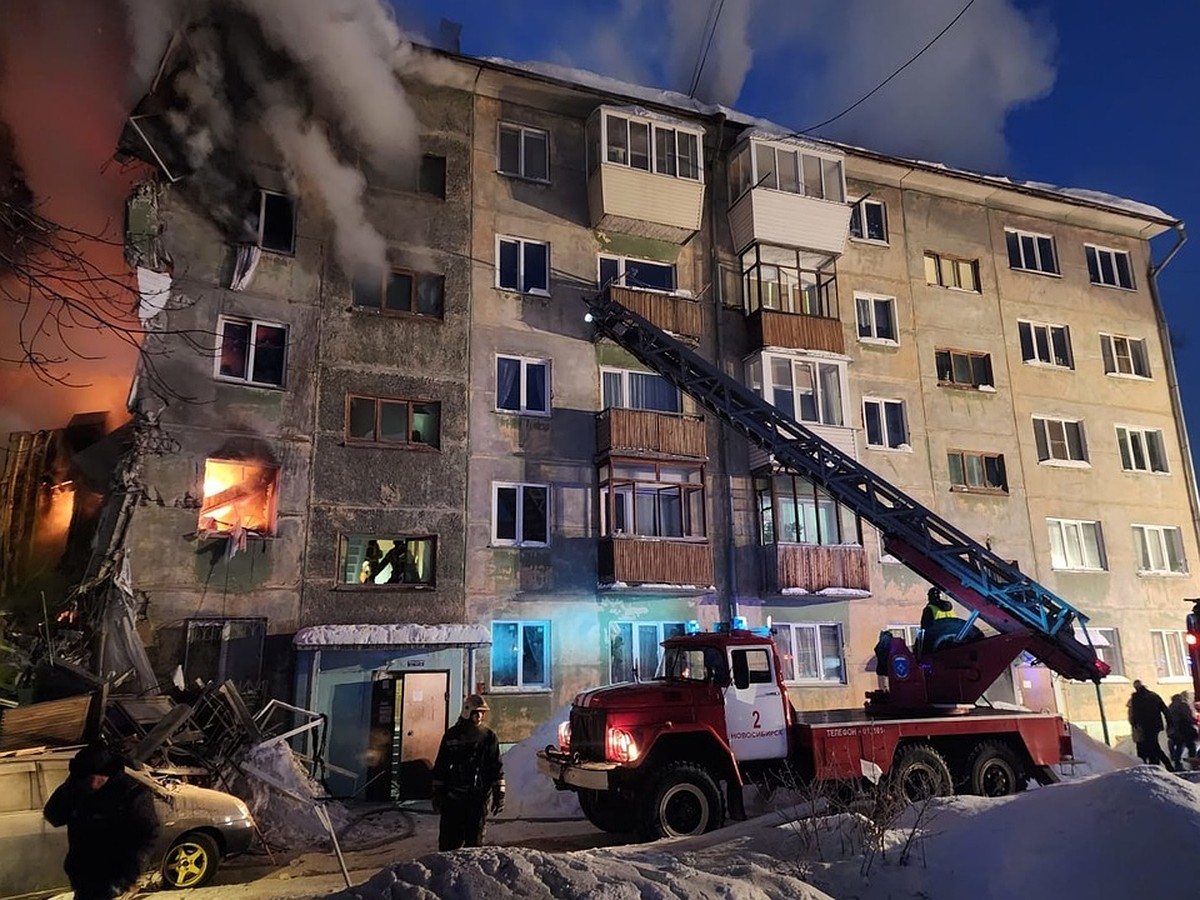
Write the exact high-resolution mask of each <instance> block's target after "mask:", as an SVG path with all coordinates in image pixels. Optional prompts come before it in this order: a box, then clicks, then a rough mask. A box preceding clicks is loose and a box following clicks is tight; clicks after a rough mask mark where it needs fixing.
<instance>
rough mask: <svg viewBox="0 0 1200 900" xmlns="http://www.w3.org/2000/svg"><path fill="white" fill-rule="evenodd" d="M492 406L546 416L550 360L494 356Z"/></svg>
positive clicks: (503, 409)
mask: <svg viewBox="0 0 1200 900" xmlns="http://www.w3.org/2000/svg"><path fill="white" fill-rule="evenodd" d="M496 409H497V410H500V411H502V412H514V413H522V414H524V415H530V416H548V415H550V360H548V359H526V358H524V357H521V356H497V357H496Z"/></svg>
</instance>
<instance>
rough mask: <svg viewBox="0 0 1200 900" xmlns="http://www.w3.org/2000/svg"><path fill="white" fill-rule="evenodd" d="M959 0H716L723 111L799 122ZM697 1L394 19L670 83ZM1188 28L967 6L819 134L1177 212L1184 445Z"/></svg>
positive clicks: (1129, 18)
mask: <svg viewBox="0 0 1200 900" xmlns="http://www.w3.org/2000/svg"><path fill="white" fill-rule="evenodd" d="M964 2H965V0H726V4H725V7H724V11H723V13H722V22H721V24H722V30H723V31H726V30H729V31H737V30H738V29H739V26H740V29H741V30H740V33H741V34H742V35H744V39H745V45H746V46H747V47H748V48H749V49H750V50H751V51H752V55H751V56H750V59H749V68H748V70H746V72H745V77H744V81H743V82H742V83H741V90H740V91H739V92H737V95H736V101H734V102H733V103H732V104H731V105H734V106H736V107H737V108H738V109H739V110H742V111H744V112H748V113H752V114H756V115H761V116H763V117H765V118H769V119H772V120H774V121H776V122H779V123H781V124H784V125H787V126H789V127H794V128H805V127H808V126H810V125H813V124H815V123H816V122H819V121H821V120H822V119H824V118H827V117H828V116H830V115H833V114H834V113H836V112H838V111H840V110H841V109H843V108H845V107H846V106H847V105H849V104H850V103H852V102H853V101H854V100H856V99H858V98H859V97H860V96H861V95H862V94H863V93H865V92H866V90H868V89H869V88H870V87H873V86H874V85H876V84H878V82H879V81H881V80H882V79H883V78H885V77H886V76H887V75H888V74H890V73H891V72H892V71H893V70H894V69H895V68H896V67H897V66H899V65H900V64H901V63H903V62H904V61H905V60H907V59H908V58H909V57H910V56H912V55H913V53H915V52H916V51H917V50H919V49H920V48H921V46H923V45H924V43H925V42H927V41H928V40H929V39H930V38H932V37H933V35H934V34H936V33H937V32H938V31H939V30H940V28H941V27H942V26H944V25H945V24H946V23H947V22H949V20H950V19H951V18H952V17H953V16H954V14H955V13H957V12H958V11H959V10H960V9H961V8H962V6H963V4H964ZM708 8H709V4H708V2H707V0H620V2H617V0H611V2H606V3H599V2H595V0H491V2H487V3H482V2H478V0H441V2H437V0H397V12H398V14H399V17H400V19H401V22H402V24H404V25H406V26H407V27H410V28H412V29H413V30H419V31H422V32H425V33H432V32H434V31H436V28H437V23H438V21H439V19H440V18H442V17H446V18H448V19H450V20H453V21H456V22H460V23H462V25H463V29H462V45H461V46H462V50H463V52H464V53H469V54H473V55H480V56H502V57H507V58H511V59H539V60H548V61H552V62H557V63H561V64H565V65H574V66H577V67H580V68H588V69H591V70H593V71H600V72H602V73H603V74H608V75H613V76H615V77H623V78H629V79H633V80H637V81H639V82H641V83H646V84H652V85H654V86H660V87H681V86H682V87H683V88H684V89H686V87H687V84H686V82H687V77H688V73H689V72H690V70H691V68H692V66H693V65H694V61H695V58H696V55H697V53H696V52H695V51H694V50H693V49H692V47H693V46H694V45H695V40H696V39H695V38H694V37H690V36H689V35H688V34H681V32H686V31H688V28H689V27H691V29H692V31H693V32H694V33H698V32H699V31H701V30H702V20H703V17H704V16H705V14H706V13H707V12H708ZM739 11H741V12H742V13H743V15H742V16H741V17H740V18H739ZM672 13H674V17H673V16H672ZM689 20H690V26H689ZM726 26H728V28H727V27H726ZM1197 35H1200V3H1197V2H1194V0H1144V2H1141V3H1137V4H1134V3H1130V2H1129V0H1087V2H1085V0H1057V2H1053V3H1051V2H1044V3H1035V2H1026V0H976V3H975V4H974V5H973V6H972V8H971V9H969V10H968V11H967V13H966V14H965V15H964V16H963V18H962V19H961V20H960V21H959V22H958V23H957V24H956V25H955V26H954V28H952V29H951V30H950V31H949V32H947V34H946V35H945V36H944V37H943V38H942V39H941V40H939V41H938V43H937V44H936V45H935V47H934V48H932V49H931V50H930V51H928V52H927V53H926V54H925V55H924V56H923V57H922V58H921V59H920V60H919V61H918V62H917V63H916V64H914V65H913V66H912V67H910V68H909V69H907V70H906V71H905V72H903V73H901V74H900V75H899V76H898V77H897V78H896V79H895V80H894V81H892V82H891V83H890V84H889V85H888V86H887V87H886V88H884V89H883V90H882V91H880V92H879V93H878V94H876V95H875V96H874V97H873V98H871V99H870V100H868V101H867V102H866V103H864V104H863V105H862V106H861V107H859V109H858V110H856V111H855V113H854V114H852V115H851V116H848V117H847V118H846V119H844V120H842V121H841V122H840V123H838V125H836V126H834V127H832V128H829V129H827V130H826V131H824V132H822V133H824V134H826V135H827V136H830V137H834V138H839V139H846V140H851V141H853V142H856V143H859V144H861V145H863V146H867V147H871V148H873V149H878V150H882V151H885V152H894V153H898V154H901V155H913V156H919V157H920V158H923V159H931V160H937V161H943V162H947V163H951V164H955V165H960V166H964V167H967V168H972V169H975V170H980V171H993V172H997V173H1001V174H1006V175H1009V176H1011V177H1013V178H1015V179H1020V180H1027V181H1039V182H1048V183H1051V184H1056V185H1059V186H1063V187H1083V188H1091V189H1094V190H1100V191H1105V192H1107V193H1111V194H1116V195H1119V196H1123V197H1128V198H1131V199H1135V200H1140V201H1142V202H1145V203H1149V204H1152V205H1154V206H1157V207H1159V208H1160V209H1162V210H1164V211H1165V212H1167V213H1169V214H1171V215H1173V216H1176V217H1178V218H1180V219H1183V220H1184V222H1185V223H1191V224H1192V225H1193V229H1192V230H1193V235H1194V236H1193V238H1192V240H1191V241H1190V242H1189V243H1188V244H1187V245H1185V246H1184V248H1183V250H1182V251H1181V252H1180V253H1179V254H1178V255H1177V256H1176V257H1175V259H1174V260H1173V261H1172V263H1171V264H1170V266H1169V267H1168V268H1167V270H1166V271H1165V272H1164V273H1163V276H1162V278H1161V282H1160V284H1161V288H1162V297H1163V301H1164V306H1165V308H1166V310H1167V316H1168V321H1169V323H1170V327H1171V330H1172V337H1173V339H1174V343H1175V345H1176V356H1177V362H1178V367H1179V375H1180V383H1181V386H1182V392H1183V396H1184V401H1185V406H1186V408H1187V412H1188V419H1189V422H1190V424H1191V427H1190V429H1189V430H1190V431H1191V432H1192V434H1193V437H1194V438H1200V312H1197V310H1196V304H1195V302H1194V297H1193V294H1194V288H1193V285H1194V284H1195V283H1196V282H1197V280H1198V276H1200V179H1198V178H1197V175H1196V171H1197V157H1198V154H1197V144H1198V142H1200V113H1197V97H1196V93H1197V90H1198V89H1200V62H1198V59H1200V50H1198V48H1197V47H1196V43H1195V42H1196V37H1197ZM689 40H690V41H692V45H691V46H689V44H688V42H689ZM723 49H724V50H726V51H729V52H728V53H727V54H726V55H725V56H724V57H722V56H721V54H722V52H723V50H722V47H721V46H720V45H719V44H718V45H717V46H714V48H713V52H712V53H711V54H710V61H709V63H708V64H706V75H711V74H713V73H712V72H709V71H708V70H709V69H715V68H717V67H718V66H722V67H724V68H728V67H727V66H723V64H725V63H728V62H729V61H730V60H732V61H733V63H734V67H735V68H736V65H737V62H738V54H737V50H738V48H737V47H736V46H734V47H733V48H732V49H731V48H730V47H725V48H723ZM681 79H682V82H681ZM735 81H736V80H735ZM998 85H999V87H998ZM717 93H719V90H717ZM706 99H712V98H711V97H709V98H706ZM719 99H723V100H726V101H728V100H730V99H731V98H730V97H728V96H725V97H720V98H719ZM938 108H942V109H943V110H944V114H938V113H936V112H934V111H933V110H936V109H938ZM913 119H916V120H917V121H918V122H923V123H927V124H925V125H922V126H921V133H920V134H919V135H914V134H912V133H908V134H905V133H903V132H904V127H903V126H902V125H900V126H898V124H897V123H898V122H904V121H906V120H908V121H911V120H913ZM964 136H965V137H964ZM1173 241H1174V235H1173V233H1171V234H1167V235H1164V236H1162V237H1160V238H1158V239H1157V240H1156V241H1155V243H1154V247H1155V259H1156V260H1158V259H1161V258H1162V257H1163V256H1164V255H1165V254H1166V252H1167V251H1168V249H1169V248H1170V246H1171V244H1172V243H1173Z"/></svg>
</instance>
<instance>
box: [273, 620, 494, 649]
mask: <svg viewBox="0 0 1200 900" xmlns="http://www.w3.org/2000/svg"><path fill="white" fill-rule="evenodd" d="M491 642H492V634H491V629H489V628H488V627H487V626H486V625H413V624H405V625H400V624H397V625H313V626H311V627H309V628H301V629H300V630H299V631H297V632H296V636H295V637H294V638H293V639H292V646H293V647H295V648H296V649H297V650H349V649H353V648H361V647H374V648H379V649H383V648H388V647H420V646H438V647H483V646H487V645H489V644H491Z"/></svg>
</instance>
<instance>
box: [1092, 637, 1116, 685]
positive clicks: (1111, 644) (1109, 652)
mask: <svg viewBox="0 0 1200 900" xmlns="http://www.w3.org/2000/svg"><path fill="white" fill-rule="evenodd" d="M1090 630H1091V631H1092V632H1094V634H1095V635H1096V637H1097V638H1100V639H1101V640H1100V641H1097V642H1096V644H1095V646H1094V647H1093V648H1092V649H1093V650H1095V651H1096V658H1097V659H1099V660H1101V661H1102V662H1106V663H1108V668H1109V670H1110V671H1109V674H1110V675H1115V676H1116V677H1117V678H1124V677H1125V655H1124V654H1123V653H1122V652H1121V633H1120V632H1119V631H1118V630H1117V629H1116V628H1092V629H1090ZM1104 643H1107V644H1108V646H1107V647H1106V646H1104Z"/></svg>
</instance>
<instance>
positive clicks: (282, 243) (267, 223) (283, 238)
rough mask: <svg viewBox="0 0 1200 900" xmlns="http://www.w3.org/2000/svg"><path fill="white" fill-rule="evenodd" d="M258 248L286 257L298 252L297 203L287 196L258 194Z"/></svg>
mask: <svg viewBox="0 0 1200 900" xmlns="http://www.w3.org/2000/svg"><path fill="white" fill-rule="evenodd" d="M258 246H260V247H262V248H263V249H264V250H267V251H269V252H271V253H282V254H283V255H285V256H291V255H293V254H294V253H295V252H296V201H295V200H294V199H292V198H291V197H289V196H288V195H287V194H280V193H278V192H276V191H264V190H260V191H259V192H258Z"/></svg>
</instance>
